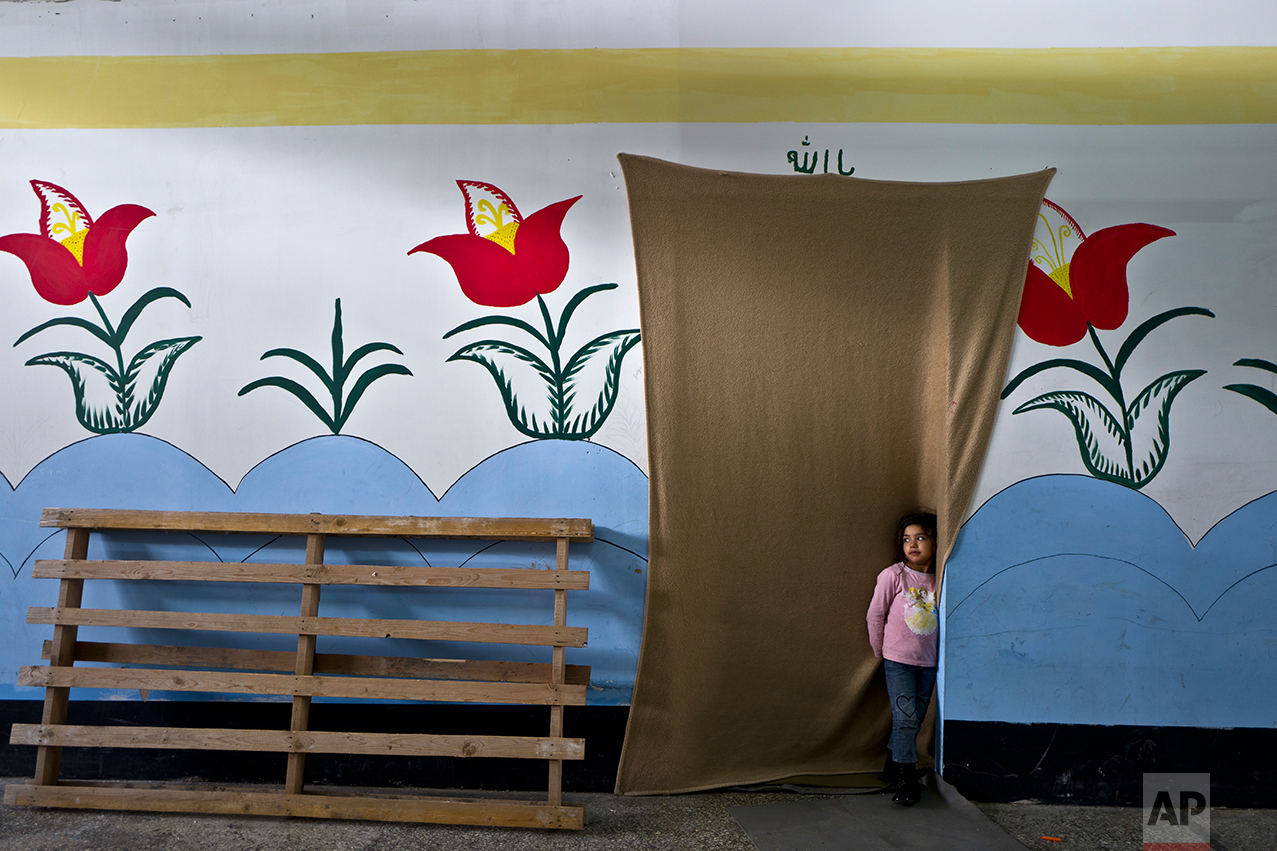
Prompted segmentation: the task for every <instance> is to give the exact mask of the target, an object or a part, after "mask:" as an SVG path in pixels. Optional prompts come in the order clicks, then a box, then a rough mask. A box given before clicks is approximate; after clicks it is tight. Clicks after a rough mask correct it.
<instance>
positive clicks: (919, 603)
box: [902, 588, 939, 635]
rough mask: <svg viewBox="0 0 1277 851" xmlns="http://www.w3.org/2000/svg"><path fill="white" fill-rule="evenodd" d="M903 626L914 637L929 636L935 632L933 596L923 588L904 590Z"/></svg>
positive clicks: (935, 620)
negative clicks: (906, 627) (907, 628)
mask: <svg viewBox="0 0 1277 851" xmlns="http://www.w3.org/2000/svg"><path fill="white" fill-rule="evenodd" d="M902 602H903V603H904V607H905V624H907V625H908V627H909V629H911V630H913V632H914V634H916V635H930V634H931V633H933V632H935V631H936V625H937V624H938V623H939V621H938V620H937V619H936V597H935V594H933V593H932V592H930V591H928V590H927V589H925V588H906V589H905V593H904V600H903V601H902Z"/></svg>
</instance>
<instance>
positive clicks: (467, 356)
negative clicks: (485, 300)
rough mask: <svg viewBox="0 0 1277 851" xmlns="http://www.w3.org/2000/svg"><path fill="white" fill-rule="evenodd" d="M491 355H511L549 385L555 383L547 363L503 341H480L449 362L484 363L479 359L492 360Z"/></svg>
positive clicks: (463, 347)
mask: <svg viewBox="0 0 1277 851" xmlns="http://www.w3.org/2000/svg"><path fill="white" fill-rule="evenodd" d="M491 355H510V356H511V357H514V358H516V359H518V360H520V361H522V362H523V363H526V364H530V365H531V366H532V368H533V369H535V370H536V371H537V372H538V373H540V374H541V378H542V379H544V380H545V381H546V382H547V383H550V384H553V383H554V370H552V369H550V367H549V366H547V365H546V363H545V361H543V360H541V359H540V358H539V357H537V356H536V355H534V354H532V352H530V351H528V350H527V349H525V348H523V347H521V346H516V345H513V344H511V343H506V342H503V341H501V340H480V341H479V342H477V343H471V344H470V345H468V346H462V347H461V348H459V349H457V351H456V352H454V353H453V355H452V357H450V358H448V361H449V362H450V361H454V360H468V361H474V362H475V363H483V361H481V360H479V358H481V357H483V358H490V356H491ZM485 365H486V364H485Z"/></svg>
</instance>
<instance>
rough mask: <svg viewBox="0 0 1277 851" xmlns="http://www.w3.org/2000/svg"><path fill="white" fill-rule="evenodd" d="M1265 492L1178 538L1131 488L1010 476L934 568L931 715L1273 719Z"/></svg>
mask: <svg viewBox="0 0 1277 851" xmlns="http://www.w3.org/2000/svg"><path fill="white" fill-rule="evenodd" d="M1274 568H1277V493H1273V494H1269V495H1267V496H1265V497H1262V498H1260V499H1257V500H1255V501H1254V502H1251V503H1249V504H1248V505H1245V506H1243V507H1242V508H1240V509H1238V510H1237V511H1235V512H1234V513H1233V514H1231V515H1229V516H1228V517H1226V518H1224V519H1223V520H1221V521H1220V522H1219V523H1218V524H1217V525H1216V526H1215V527H1214V528H1213V529H1211V530H1210V532H1209V533H1208V534H1207V535H1206V536H1205V537H1204V538H1203V539H1202V540H1201V541H1200V542H1199V543H1198V545H1197V546H1196V547H1195V548H1194V547H1193V546H1192V545H1191V543H1190V542H1189V541H1188V539H1187V538H1186V537H1185V536H1184V534H1183V532H1182V531H1181V530H1180V529H1179V528H1178V527H1177V526H1176V525H1175V523H1174V522H1173V521H1172V520H1171V518H1170V517H1169V516H1167V514H1166V513H1165V512H1164V511H1163V510H1162V508H1161V507H1160V506H1159V505H1158V504H1157V503H1156V502H1154V501H1153V500H1152V499H1150V498H1149V497H1147V496H1144V495H1143V494H1140V493H1138V492H1136V491H1132V490H1129V489H1127V488H1124V487H1121V486H1120V485H1114V484H1110V483H1107V482H1102V481H1099V480H1097V479H1092V478H1087V477H1084V476H1043V477H1041V478H1036V479H1029V480H1027V481H1023V482H1019V483H1017V484H1015V485H1012V486H1011V487H1009V488H1007V489H1006V490H1005V491H1002V492H1001V493H999V494H998V495H997V496H996V497H994V498H993V499H991V500H989V501H988V502H987V503H986V504H985V505H984V506H982V507H981V508H980V510H979V511H978V512H976V514H975V515H974V516H973V517H972V518H971V519H970V520H969V521H968V522H967V524H966V526H965V527H964V528H963V531H962V535H961V536H960V537H959V539H958V544H957V547H956V548H955V549H954V552H953V555H952V556H951V558H950V559H949V562H948V564H947V565H946V567H945V577H944V602H943V607H944V612H945V613H946V617H945V621H944V662H943V665H944V678H945V685H944V695H945V717H946V718H947V719H960V720H976V721H1009V722H1022V723H1053V722H1058V723H1069V724H1132V725H1164V726H1186V727H1269V728H1271V727H1274V726H1277V716H1274V714H1273V711H1272V706H1273V703H1274V700H1275V699H1277V685H1275V678H1274V677H1273V674H1274V673H1275V672H1277V661H1274V660H1275V659H1277V657H1275V656H1274V653H1275V652H1277V627H1275V626H1274V624H1275V621H1274V618H1273V616H1272V600H1273V599H1274V594H1275V593H1277V569H1274Z"/></svg>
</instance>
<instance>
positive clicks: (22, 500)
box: [0, 434, 647, 704]
mask: <svg viewBox="0 0 1277 851" xmlns="http://www.w3.org/2000/svg"><path fill="white" fill-rule="evenodd" d="M47 506H58V507H95V508H149V509H169V510H189V511H274V512H289V513H310V512H315V511H317V512H321V513H325V514H400V515H402V514H415V515H427V516H429V515H435V516H449V517H460V516H519V517H537V516H540V517H589V518H590V519H592V520H593V521H594V524H595V536H596V540H595V541H594V542H593V543H592V544H588V545H573V547H572V565H573V567H574V568H586V567H588V568H589V570H590V571H591V577H590V578H591V587H590V590H589V591H585V592H572V593H570V594H569V602H568V619H569V623H571V624H572V625H574V626H585V627H588V628H589V630H590V640H589V646H588V647H586V648H582V649H579V650H576V649H573V650H569V651H568V661H569V662H570V663H572V664H581V665H590V666H592V668H593V674H592V687H591V691H590V697H589V699H590V702H591V703H597V704H619V703H628V702H629V697H630V693H631V690H632V689H633V684H634V671H635V668H636V665H637V659H638V648H639V642H640V639H641V631H642V623H643V603H644V594H645V592H646V582H647V561H646V556H647V477H646V476H644V475H643V473H642V471H641V470H639V469H638V468H637V467H635V466H634V464H633V463H632V462H630V461H629V460H627V459H626V458H624V457H622V456H620V455H618V454H616V453H615V452H613V451H611V450H610V449H606V448H604V447H601V446H598V445H595V444H591V443H585V442H580V441H553V440H544V441H536V442H532V443H525V444H521V445H519V446H515V447H512V448H510V449H507V450H505V451H503V452H500V453H497V454H496V455H493V456H492V457H490V458H488V459H486V460H485V461H483V462H482V463H481V464H479V465H477V466H476V467H475V468H474V469H472V470H470V471H469V472H468V473H467V474H466V475H465V476H463V477H462V478H461V479H460V480H459V481H458V482H457V483H456V484H455V485H453V487H452V488H451V489H449V491H448V492H447V493H446V494H445V495H444V496H443V498H442V499H436V497H435V495H434V494H432V493H431V492H430V489H429V488H427V487H426V486H425V484H424V483H422V481H421V480H420V479H419V478H418V477H417V476H416V475H415V474H414V473H413V472H412V470H410V469H409V468H408V467H407V466H406V465H405V464H403V462H401V461H400V460H399V459H398V458H396V457H395V456H394V455H391V454H390V453H389V452H386V451H385V450H384V449H382V448H380V447H378V446H376V445H374V444H372V443H369V442H367V441H364V440H360V439H358V438H353V437H342V436H325V437H318V438H314V439H311V440H307V441H304V442H302V443H298V444H296V445H294V446H291V447H289V448H287V449H285V450H283V451H281V452H279V453H277V454H276V455H273V456H271V457H270V458H268V459H266V460H265V461H263V462H262V463H261V464H259V465H258V466H257V467H255V468H254V469H253V470H251V471H250V472H249V473H248V475H246V476H245V477H244V479H243V481H242V482H241V483H240V486H239V489H238V492H232V490H231V489H230V488H229V487H228V486H227V485H226V483H225V482H223V481H222V480H221V479H219V478H218V477H217V476H215V475H214V474H213V473H212V472H210V471H209V470H208V469H207V468H206V467H204V465H203V464H201V463H200V462H198V461H196V460H195V459H194V458H192V457H190V456H189V455H187V454H186V453H184V452H182V451H181V450H179V449H177V448H175V447H174V446H172V445H170V444H168V443H165V442H163V441H160V440H157V439H155V438H151V437H147V436H145V435H136V434H132V435H109V436H103V437H94V438H90V439H88V440H85V441H82V442H80V443H77V444H74V445H72V446H68V447H67V448H65V449H63V450H61V451H60V452H57V453H55V454H54V455H52V456H50V457H49V458H47V459H45V461H43V462H42V463H41V464H40V465H39V466H37V467H36V468H35V469H34V470H32V471H31V473H30V474H28V475H27V477H26V478H25V479H24V480H23V481H22V482H21V484H19V486H18V487H17V488H16V489H14V490H12V491H11V492H9V491H8V489H4V488H0V556H2V557H3V559H4V560H5V562H7V564H8V566H9V570H10V574H11V576H12V577H13V579H12V581H11V582H8V583H4V585H3V586H0V587H2V588H3V590H2V591H0V595H2V596H0V600H2V601H3V610H2V611H0V617H2V618H3V621H2V622H0V630H3V632H0V640H3V642H4V644H3V648H0V699H3V698H15V697H16V698H38V697H40V695H41V693H40V691H39V690H35V689H25V688H17V687H16V686H14V685H12V684H13V683H14V681H15V680H16V676H17V668H18V667H19V666H20V665H22V664H34V663H37V662H38V657H39V648H40V642H41V640H43V639H45V638H47V637H48V628H47V627H28V626H27V624H26V623H25V621H26V609H27V607H28V606H33V605H36V606H48V605H51V604H52V602H53V597H54V594H55V593H56V589H55V586H54V584H53V583H52V582H45V581H41V580H32V579H31V578H30V575H31V571H30V566H31V562H32V560H33V559H35V558H60V557H61V554H62V547H63V538H64V536H63V535H62V533H60V532H52V533H51V531H50V530H48V529H42V528H40V527H39V525H38V522H39V518H40V512H41V510H42V509H43V508H45V507H47ZM94 540H95V542H94V544H93V547H92V549H91V550H90V556H91V557H96V558H102V557H114V558H127V557H129V556H130V554H136V555H139V556H141V555H146V556H148V557H156V556H157V555H160V554H164V555H166V556H169V557H173V558H186V559H199V560H203V561H218V560H220V561H227V562H231V561H240V560H256V561H262V560H270V559H272V558H273V557H275V556H276V555H278V554H279V552H280V550H281V549H287V548H291V547H296V546H298V542H296V541H291V540H288V539H283V540H280V541H270V540H266V539H251V538H249V537H247V536H235V537H233V538H232V537H229V536H216V535H214V536H203V538H202V539H199V540H196V539H191V540H189V541H186V542H174V541H173V540H172V537H171V536H169V537H167V538H163V539H161V538H158V537H157V536H144V535H133V536H127V535H113V536H110V537H109V538H107V537H105V536H95V539H94ZM414 544H415V546H414ZM327 557H328V558H329V560H332V561H345V562H348V563H354V562H368V561H375V562H377V563H381V562H383V561H384V562H386V563H391V564H422V563H431V564H458V563H461V562H466V563H469V564H472V565H476V566H478V565H483V564H500V563H506V564H509V563H511V562H513V563H520V562H525V561H526V562H527V563H530V564H540V563H546V562H547V561H553V558H554V555H553V551H552V549H551V548H549V547H547V546H545V545H533V544H516V543H509V544H500V545H497V546H495V547H491V546H490V544H489V543H488V542H483V541H478V542H468V541H458V542H443V543H439V544H434V545H431V546H427V545H424V544H422V543H421V542H412V544H410V543H408V542H404V541H396V540H388V541H367V540H357V541H347V542H343V541H333V542H331V543H330V545H329V547H328V553H327ZM0 575H3V574H0ZM200 585H201V587H199V588H189V587H181V586H182V584H181V583H178V584H174V585H170V586H169V587H168V588H167V589H166V590H165V592H164V593H165V596H164V597H163V598H161V597H160V596H159V595H158V594H157V592H156V591H155V589H149V588H146V587H144V586H143V587H139V584H137V583H131V584H129V586H128V587H127V588H124V587H123V586H118V587H117V585H116V584H115V583H90V585H89V587H88V588H87V589H86V598H85V605H86V606H91V605H94V604H95V603H101V604H102V605H120V604H123V605H127V606H128V607H130V608H148V607H152V608H155V607H158V608H170V609H188V610H191V611H198V610H201V609H203V610H206V611H216V610H217V608H218V607H219V606H230V604H231V602H232V601H226V600H224V599H223V598H220V597H219V593H220V592H219V591H215V590H213V589H227V588H237V587H238V586H219V585H203V584H202V583H201V584H200ZM351 590H352V589H344V590H343V589H329V590H326V591H325V594H324V600H323V604H322V605H323V612H324V614H326V615H331V616H336V617H340V616H341V615H342V613H343V611H347V610H351V611H353V610H355V609H359V610H360V613H361V614H362V613H364V612H366V609H367V607H368V606H369V605H374V606H375V607H376V608H377V609H378V611H382V612H385V614H384V615H383V616H385V617H421V618H428V619H432V620H466V621H480V620H494V621H504V622H509V623H518V622H544V621H546V619H547V618H548V613H549V608H550V607H549V606H547V605H546V604H545V600H544V599H542V598H541V597H538V596H536V595H537V592H521V593H520V592H497V593H496V594H493V593H491V592H489V593H486V594H485V593H480V592H474V591H466V590H460V589H446V590H441V589H412V590H407V591H406V590H404V589H398V590H396V589H372V593H371V594H368V593H364V594H363V595H362V596H360V597H359V598H358V599H355V597H354V596H353V595H352V594H351V593H345V592H349V591H351ZM419 591H420V592H422V593H417V592H419ZM125 593H126V594H128V595H129V596H128V599H127V600H123V599H121V598H120V596H119V595H121V594H125ZM294 598H295V599H294ZM299 601H300V595H299V592H298V591H297V589H291V588H280V589H269V590H266V589H263V590H261V591H260V592H259V591H258V590H255V591H254V595H253V605H254V607H255V608H254V611H257V612H260V613H262V614H285V613H291V611H295V610H296V606H297V604H298V603H299ZM233 604H234V606H235V607H238V606H240V605H242V603H241V602H239V601H233ZM91 633H92V630H87V629H85V630H81V635H82V637H84V638H85V639H92V637H93V636H92V634H91ZM174 638H175V637H173V636H170V637H169V639H168V640H174ZM185 639H186V640H195V641H201V640H205V641H209V642H214V641H217V642H224V641H225V640H226V637H225V636H219V637H212V636H206V637H200V636H198V635H197V636H194V637H193V638H192V637H191V636H185ZM252 640H254V641H255V642H258V640H257V639H252ZM274 640H276V639H274V638H271V637H263V638H262V639H260V642H258V643H254V645H253V646H266V645H267V644H269V643H270V642H271V641H274ZM357 644H358V643H357V642H348V643H347V644H340V643H338V642H336V641H335V640H334V641H333V642H332V643H331V644H330V645H329V646H328V647H327V648H321V649H329V650H332V649H335V648H341V649H346V648H347V647H351V648H353V647H356V646H357ZM400 644H401V646H400V647H398V648H395V649H391V650H389V651H387V650H386V649H385V648H384V647H383V648H382V649H381V652H396V653H403V654H405V655H410V654H420V653H422V652H423V645H422V644H420V643H418V642H401V643H400ZM488 650H489V652H490V653H491V654H492V655H493V657H494V658H499V657H505V658H512V657H510V656H509V654H510V653H511V652H513V653H515V654H517V655H518V656H519V658H521V659H523V658H526V659H533V658H539V657H538V656H537V654H538V653H539V652H540V649H539V648H504V647H490V648H488ZM351 652H358V650H352V651H351ZM429 652H430V653H431V654H432V655H436V656H447V655H449V654H450V653H457V654H463V655H467V656H474V655H475V651H474V648H473V647H467V648H466V649H465V650H464V651H462V650H461V649H460V648H456V647H450V646H448V645H441V644H432V645H430V648H429ZM546 656H547V659H548V654H546ZM83 696H84V697H89V696H90V695H88V694H87V693H86V694H85V695H83ZM100 696H104V697H112V696H117V697H119V696H123V695H100ZM156 696H158V695H156ZM188 697H189V696H188Z"/></svg>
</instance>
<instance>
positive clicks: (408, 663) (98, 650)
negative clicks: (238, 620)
mask: <svg viewBox="0 0 1277 851" xmlns="http://www.w3.org/2000/svg"><path fill="white" fill-rule="evenodd" d="M52 646H53V642H52V641H46V642H44V645H43V647H42V649H41V656H40V658H42V659H48V658H50V653H51V650H52ZM296 659H297V654H296V653H295V652H293V651H292V650H239V649H235V648H228V647H179V646H173V645H161V644H111V643H105V642H96V641H77V642H76V644H75V661H77V662H109V663H114V664H117V665H145V666H151V665H173V666H176V667H186V668H231V669H236V670H243V671H291V670H293V666H294V664H295V662H296ZM315 673H317V674H350V675H354V676H360V677H408V678H412V679H426V680H482V681H489V682H498V681H504V682H511V683H548V682H550V674H551V667H550V665H548V664H545V663H541V662H505V661H473V660H468V659H419V658H417V657H415V656H358V655H345V654H341V653H316V654H315ZM564 681H565V682H567V683H569V684H573V685H589V683H590V666H589V665H567V666H565V668H564Z"/></svg>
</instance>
